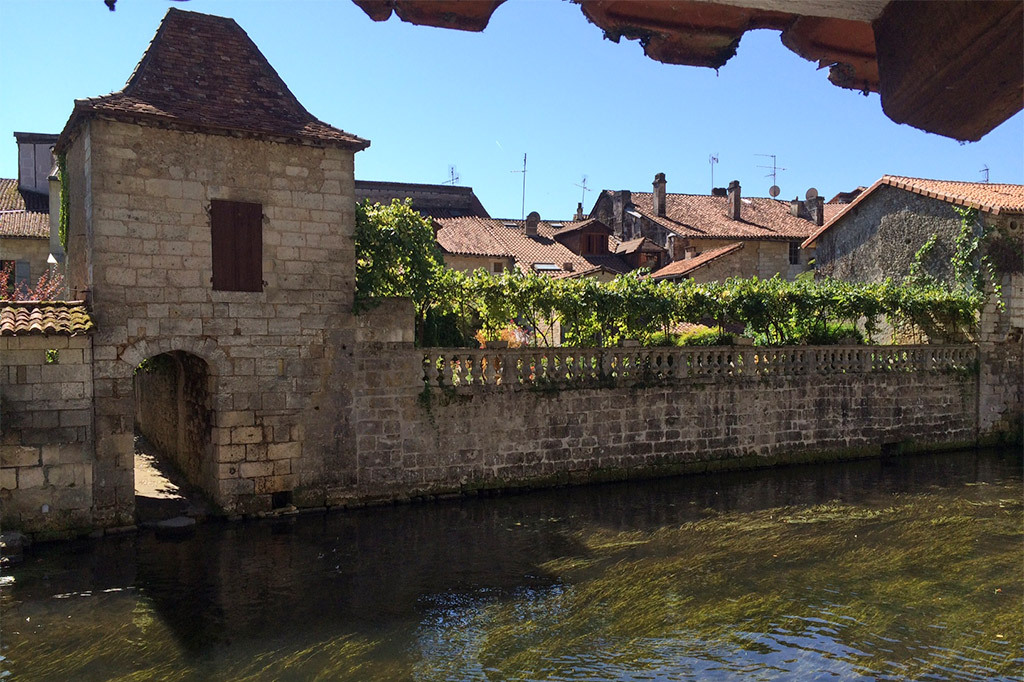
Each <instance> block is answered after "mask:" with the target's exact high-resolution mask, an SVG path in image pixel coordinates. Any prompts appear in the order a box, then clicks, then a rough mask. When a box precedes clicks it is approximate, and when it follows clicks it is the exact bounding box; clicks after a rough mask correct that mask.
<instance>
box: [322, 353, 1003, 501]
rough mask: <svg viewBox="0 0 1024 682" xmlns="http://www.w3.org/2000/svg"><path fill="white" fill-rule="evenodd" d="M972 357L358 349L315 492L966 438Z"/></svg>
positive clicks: (712, 464)
mask: <svg viewBox="0 0 1024 682" xmlns="http://www.w3.org/2000/svg"><path fill="white" fill-rule="evenodd" d="M977 352H978V351H977V349H976V348H975V347H974V346H955V347H949V346H945V347H944V346H920V347H822V348H808V347H799V348H783V349H741V348H732V349H721V348H717V349H703V350H681V349H675V350H668V349H638V350H635V351H627V350H624V349H618V350H616V349H606V350H601V349H584V350H581V349H520V350H514V351H471V350H466V349H447V350H445V349H430V350H428V351H421V350H416V349H413V348H410V347H408V345H404V346H403V345H401V344H385V343H378V344H367V345H366V346H364V347H362V348H361V349H360V352H359V353H358V356H357V361H356V371H357V373H356V379H357V380H356V385H357V389H356V391H355V396H354V404H353V409H352V417H351V418H352V426H353V429H354V432H355V434H356V448H355V449H356V460H355V462H354V466H353V469H352V470H351V472H350V473H351V478H352V483H351V484H350V485H346V486H339V487H335V488H332V489H330V490H329V491H328V495H327V498H326V499H325V500H324V502H325V503H326V504H350V503H359V502H362V501H366V500H386V499H404V498H407V497H410V496H413V497H415V496H421V495H435V494H451V493H471V492H473V491H475V490H478V489H481V488H508V487H520V486H524V485H552V484H563V483H570V482H586V481H599V480H610V479H621V478H629V477H647V476H654V475H659V474H672V473H682V472H696V471H706V470H711V469H720V468H753V467H759V466H768V465H771V464H776V463H780V462H787V461H816V460H817V461H824V460H830V459H840V458H849V457H862V456H871V455H877V454H879V453H881V452H883V451H907V450H914V449H919V450H923V449H942V448H953V447H965V446H971V445H973V444H975V443H976V442H977V440H978V435H979V434H978V420H977V419H978V417H977V410H978V405H979V387H978V361H977ZM403 377H404V380H403V379H402V378H403ZM1004 408H1005V406H1004ZM995 433H996V432H995V431H992V432H990V434H989V435H994V434H995Z"/></svg>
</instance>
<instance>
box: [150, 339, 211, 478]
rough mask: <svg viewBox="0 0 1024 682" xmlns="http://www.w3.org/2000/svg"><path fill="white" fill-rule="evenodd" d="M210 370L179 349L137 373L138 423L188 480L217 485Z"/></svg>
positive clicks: (194, 357) (161, 452) (163, 355)
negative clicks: (212, 436) (212, 434)
mask: <svg viewBox="0 0 1024 682" xmlns="http://www.w3.org/2000/svg"><path fill="white" fill-rule="evenodd" d="M210 415H211V409H210V396H209V371H208V368H207V366H206V363H205V362H204V361H203V360H202V359H200V358H198V357H196V356H194V355H190V354H188V353H182V352H178V351H174V352H171V353H164V354H162V355H157V356H156V357H154V358H152V359H151V360H150V362H149V363H146V366H144V367H143V368H140V369H139V370H138V371H136V372H135V426H136V428H137V429H138V431H139V433H141V435H143V436H145V437H146V439H147V440H149V442H150V443H151V444H152V445H154V446H155V447H156V449H157V451H158V452H159V453H160V454H161V455H162V456H163V457H165V458H166V459H168V460H169V461H171V462H173V463H174V465H175V466H176V467H177V468H178V470H179V471H180V472H181V473H182V474H184V476H185V478H186V479H187V480H188V481H189V482H190V483H192V484H193V485H195V486H198V487H200V488H202V489H203V490H210V489H215V488H216V484H217V478H216V470H215V468H214V467H213V466H212V463H213V457H212V454H213V453H212V449H211V447H210V445H211V444H210V428H211V423H210V421H211V420H210Z"/></svg>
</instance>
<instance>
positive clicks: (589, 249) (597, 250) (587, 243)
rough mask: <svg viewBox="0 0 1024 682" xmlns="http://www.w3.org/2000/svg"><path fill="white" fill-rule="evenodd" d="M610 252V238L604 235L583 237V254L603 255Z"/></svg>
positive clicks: (586, 235)
mask: <svg viewBox="0 0 1024 682" xmlns="http://www.w3.org/2000/svg"><path fill="white" fill-rule="evenodd" d="M607 251H608V237H607V236H606V235H603V234H585V235H583V253H584V254H586V255H595V256H598V255H601V254H603V253H606V252H607Z"/></svg>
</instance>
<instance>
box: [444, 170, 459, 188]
mask: <svg viewBox="0 0 1024 682" xmlns="http://www.w3.org/2000/svg"><path fill="white" fill-rule="evenodd" d="M458 182H459V171H458V170H457V169H456V168H455V166H448V179H447V180H445V181H444V182H442V183H441V184H442V185H452V186H453V187H454V186H455V185H457V184H458Z"/></svg>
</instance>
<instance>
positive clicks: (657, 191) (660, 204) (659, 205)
mask: <svg viewBox="0 0 1024 682" xmlns="http://www.w3.org/2000/svg"><path fill="white" fill-rule="evenodd" d="M651 197H652V199H653V201H652V206H651V210H652V211H654V214H655V215H660V216H664V215H665V174H664V173H658V174H657V175H655V176H654V193H653V194H652V195H651Z"/></svg>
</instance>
